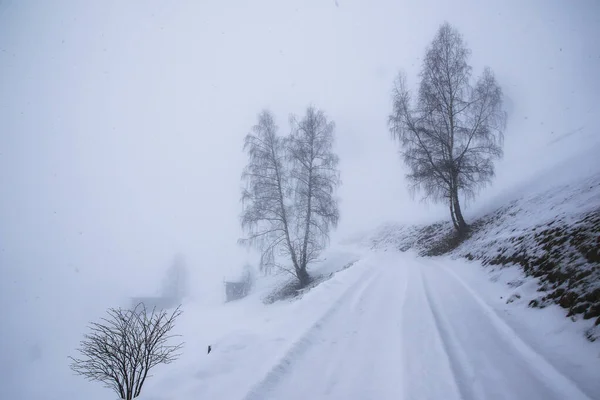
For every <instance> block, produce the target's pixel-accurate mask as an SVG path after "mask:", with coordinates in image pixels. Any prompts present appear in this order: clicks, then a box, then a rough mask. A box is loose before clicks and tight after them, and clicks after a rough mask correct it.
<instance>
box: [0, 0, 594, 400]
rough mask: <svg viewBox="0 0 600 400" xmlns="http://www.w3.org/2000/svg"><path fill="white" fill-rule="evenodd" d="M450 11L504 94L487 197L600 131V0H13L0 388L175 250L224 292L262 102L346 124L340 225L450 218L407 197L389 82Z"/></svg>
mask: <svg viewBox="0 0 600 400" xmlns="http://www.w3.org/2000/svg"><path fill="white" fill-rule="evenodd" d="M444 21H448V22H450V23H451V24H453V25H454V26H456V27H457V28H458V30H459V31H460V32H461V33H462V34H463V35H464V38H465V40H466V42H467V44H468V46H469V47H470V48H471V49H472V52H473V53H472V64H473V66H474V72H475V74H476V75H477V74H478V73H479V72H480V71H481V69H482V68H483V66H485V65H488V66H490V67H491V68H492V69H493V70H494V71H495V73H496V76H497V79H498V81H499V83H500V85H501V86H502V87H503V89H504V93H505V95H506V101H507V110H508V111H509V120H508V127H507V131H506V147H505V151H506V156H505V159H504V160H503V162H501V163H499V164H498V180H497V185H496V186H494V187H493V188H492V189H490V190H488V191H486V192H485V193H483V194H482V199H491V198H493V197H494V196H496V195H497V194H499V193H501V192H503V191H506V190H508V188H510V187H511V186H513V185H515V184H516V183H519V182H526V181H527V179H528V178H532V177H534V176H535V174H536V173H537V172H539V171H540V170H542V169H544V168H545V167H547V165H549V164H550V163H553V162H555V161H556V159H557V158H560V159H569V157H573V156H575V157H577V155H578V154H579V152H581V151H584V150H585V149H588V150H589V149H590V148H593V146H591V145H590V142H592V143H598V137H599V128H600V124H599V123H598V122H597V120H598V115H600V78H599V75H600V74H599V71H600V41H599V40H598V38H600V3H598V2H597V1H595V0H587V1H584V0H581V1H566V0H564V1H559V0H534V1H520V0H519V1H517V0H514V1H495V2H487V1H477V0H473V1H441V0H440V1H427V0H425V1H424V0H414V1H408V0H404V1H400V0H398V1H383V0H374V1H356V0H354V1H350V0H337V1H335V0H331V1H326V0H312V1H293V0H288V1H277V0H269V1H261V0H255V1H234V0H232V1H217V0H215V1H208V0H197V1H149V0H146V1H52V2H51V1H41V0H40V1H10V0H4V1H0V190H1V192H0V193H1V196H0V272H1V276H0V300H1V303H0V305H1V306H2V309H3V312H4V313H5V314H6V316H5V317H4V318H3V322H2V324H1V326H0V335H1V336H0V353H1V354H2V359H3V361H2V363H0V364H1V365H0V387H9V389H5V390H9V393H11V394H13V393H12V392H10V390H11V389H10V388H13V387H16V386H15V384H16V383H15V382H18V381H15V380H14V379H13V378H14V377H17V376H19V375H21V373H20V372H18V371H20V370H19V368H34V366H32V365H33V363H32V362H30V361H31V360H29V359H27V358H25V359H24V358H23V357H28V356H24V354H29V353H27V352H31V351H33V352H34V353H35V354H38V353H37V352H35V351H34V350H31V349H32V348H33V349H35V345H36V344H39V343H42V348H43V349H44V352H45V353H44V352H42V356H40V357H43V356H45V357H58V358H57V359H59V360H64V359H63V358H61V357H63V356H66V355H65V354H64V353H63V352H64V351H70V350H68V349H70V348H72V347H73V346H74V344H76V341H77V340H78V339H79V338H80V335H81V330H82V328H83V327H82V326H81V324H82V322H85V321H87V320H88V319H90V318H95V317H96V315H98V313H99V312H101V311H102V310H103V309H104V308H106V307H107V306H111V305H114V302H116V301H118V300H117V299H121V298H122V297H123V296H125V295H136V294H138V295H142V294H153V291H155V290H157V289H158V288H159V286H160V279H161V276H162V275H161V274H162V273H163V271H164V270H165V269H166V268H167V267H168V265H169V264H170V263H171V261H172V260H173V258H174V256H175V255H176V254H183V256H184V257H185V259H186V261H187V264H188V266H189V267H190V269H191V270H192V274H193V277H194V280H195V286H194V287H195V288H196V294H197V297H198V298H202V296H205V297H206V298H207V299H208V297H210V296H212V297H210V301H214V299H215V297H214V296H215V295H214V293H212V294H210V296H209V295H208V291H209V288H211V287H213V288H214V287H217V286H215V283H219V282H220V281H221V280H222V279H223V277H224V276H225V275H230V274H234V273H236V272H237V271H238V269H239V267H240V266H241V265H242V263H243V262H244V261H245V260H246V259H248V258H249V257H250V258H251V255H249V254H248V253H247V252H246V251H245V250H243V249H240V248H239V247H238V246H237V245H236V240H237V239H238V237H240V235H241V231H240V229H239V219H238V217H239V214H240V212H241V204H240V202H239V198H240V187H241V182H240V174H241V171H242V168H243V166H244V165H245V161H246V157H245V155H244V153H243V152H242V140H243V137H244V136H245V135H246V134H247V133H248V131H249V130H250V128H251V126H252V125H253V124H254V123H255V121H256V115H257V113H258V112H259V111H260V110H261V109H263V108H265V107H266V108H269V109H271V110H272V111H273V112H274V113H275V115H276V117H277V122H278V124H279V126H280V128H281V133H282V134H286V133H288V131H289V124H288V116H289V114H290V113H295V114H301V113H303V112H304V110H305V108H306V106H307V105H309V104H313V105H315V106H317V107H319V108H322V109H323V110H325V112H326V113H327V114H328V116H329V117H330V118H331V119H332V120H334V121H335V123H336V126H337V128H336V145H335V146H336V150H337V152H338V154H339V155H340V158H341V163H340V169H341V174H342V180H343V186H342V187H341V189H340V191H339V197H340V198H341V222H340V227H339V231H338V234H337V235H338V237H339V236H343V235H344V234H349V233H352V232H354V231H357V230H365V229H371V228H375V227H376V226H377V225H378V224H380V223H383V222H386V221H400V222H407V223H412V222H424V221H431V220H435V219H440V218H447V215H446V207H445V206H441V207H438V206H431V205H430V206H427V205H424V204H422V203H420V202H419V201H418V198H416V199H414V200H413V199H412V198H411V197H410V195H409V193H408V191H407V189H406V183H405V181H404V179H403V174H404V173H405V171H404V168H403V166H402V164H401V162H400V159H399V158H398V154H397V150H398V147H397V144H396V143H394V142H392V141H391V139H390V135H389V133H388V130H387V125H386V120H387V115H388V114H389V112H390V110H391V107H390V106H391V103H390V93H391V85H392V82H393V79H394V77H395V76H396V74H397V73H398V71H399V70H400V69H403V70H404V71H405V72H406V73H407V75H408V80H409V84H411V85H412V86H413V87H415V86H416V83H417V80H416V73H417V71H418V68H419V66H420V62H421V58H422V56H423V54H424V50H425V47H426V46H427V44H428V43H429V42H430V41H431V40H432V38H433V36H434V35H435V33H436V30H437V28H438V27H439V25H440V24H441V23H442V22H444ZM575 160H576V159H575ZM575 162H576V161H575ZM581 168H583V169H586V170H593V169H595V170H598V163H592V164H590V163H588V164H586V165H582V166H581ZM481 204H482V203H481V202H480V203H476V204H473V205H472V207H471V208H470V210H474V209H476V207H477V206H481ZM469 212H470V211H467V215H469V214H468V213H469ZM207 301H208V300H207ZM44 326H46V327H45V328H43V330H42V327H44ZM61 332H66V333H61ZM52 335H61V338H62V339H63V341H62V342H61V345H57V346H55V348H54V349H48V347H49V345H48V343H52V342H48V339H47V338H46V339H44V337H45V336H52ZM44 343H45V344H46V345H45V346H44V345H43V344H44ZM50 347H52V346H50ZM16 349H27V350H25V351H20V350H16ZM65 349H66V350H65ZM5 354H8V355H9V357H8V360H9V361H10V362H7V361H6V360H7V358H6V357H5ZM44 354H45V355H44ZM31 357H33V359H37V358H39V357H34V356H31ZM57 368H58V370H57V371H58V372H56V374H59V375H60V374H64V373H68V372H65V371H64V370H65V369H66V361H65V366H64V368H63V366H62V365H60V366H57ZM3 369H4V370H3ZM11 376H12V377H13V378H11ZM57 376H58V375H57ZM60 376H62V375H60ZM4 379H6V380H7V382H8V380H9V379H10V380H11V382H12V385H13V386H11V385H8V384H5V382H2V380H4ZM57 380H58V382H59V383H57V387H58V386H60V379H57ZM26 390H35V389H33V388H30V389H26ZM57 390H58V389H57ZM25 393H29V392H25ZM31 393H34V392H31ZM1 394H2V389H0V395H1ZM20 395H22V396H23V395H24V394H23V393H21V394H20ZM0 397H4V396H0ZM13 398H15V397H13ZM16 398H20V397H18V396H17V397H16ZM22 398H26V397H22ZM29 398H33V397H31V396H30V397H29ZM46 398H49V397H46Z"/></svg>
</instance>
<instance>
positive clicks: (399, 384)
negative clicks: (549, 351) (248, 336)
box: [246, 253, 600, 400]
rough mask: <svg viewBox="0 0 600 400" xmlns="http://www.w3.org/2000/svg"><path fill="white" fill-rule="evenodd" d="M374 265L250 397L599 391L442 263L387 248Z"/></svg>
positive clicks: (545, 395)
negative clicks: (550, 357) (554, 360)
mask: <svg viewBox="0 0 600 400" xmlns="http://www.w3.org/2000/svg"><path fill="white" fill-rule="evenodd" d="M368 264H369V266H368V268H365V269H364V273H362V275H360V276H357V279H356V280H355V281H354V282H353V283H352V284H351V285H349V287H348V288H347V290H345V291H344V292H343V294H342V295H341V296H340V297H339V298H338V299H337V300H336V301H334V302H332V303H331V304H330V305H329V307H330V308H328V311H327V312H325V313H324V314H323V316H322V317H321V318H319V319H318V320H317V321H316V322H315V323H314V324H313V325H312V326H311V327H310V329H308V330H307V331H306V332H305V333H304V334H303V335H302V336H301V337H300V338H299V340H297V341H295V342H294V343H293V345H292V346H291V347H290V348H289V349H288V351H287V352H286V353H285V355H284V356H283V357H282V358H281V359H280V361H279V362H278V363H276V364H275V365H273V366H272V368H270V371H269V372H268V373H267V374H266V376H264V378H263V379H262V380H260V381H259V382H258V383H257V384H256V385H255V386H254V387H253V388H252V390H251V391H250V392H249V393H248V395H247V396H246V399H248V400H250V399H289V400H293V399H302V400H304V399H307V398H309V399H325V398H330V399H415V400H416V399H420V400H421V399H444V400H451V399H467V400H471V399H473V400H474V399H511V400H515V399H527V400H534V399H540V400H541V399H543V400H553V399H556V400H559V399H561V400H562V399H570V400H576V399H592V398H593V397H594V393H589V388H587V389H588V393H587V394H586V393H584V391H583V390H582V389H583V388H581V387H578V384H577V383H575V381H574V380H573V379H572V378H573V377H567V375H565V374H564V373H562V372H559V369H557V368H556V366H555V365H552V364H551V363H550V362H549V361H547V359H546V358H544V357H543V356H542V355H540V354H539V353H538V352H536V351H535V350H533V348H532V347H530V346H529V345H528V344H527V343H526V342H525V341H524V340H522V339H521V338H520V337H519V335H518V334H517V333H516V332H515V331H514V330H513V329H512V328H511V327H510V326H509V325H508V324H507V323H506V322H505V321H504V320H503V319H502V318H500V317H499V316H498V314H497V313H496V311H494V310H493V309H492V308H491V307H490V306H489V305H488V303H486V301H485V300H484V299H483V298H481V297H480V296H479V295H478V294H477V290H473V288H471V287H470V286H469V284H468V283H466V281H465V280H463V279H462V278H461V277H460V276H459V275H457V274H455V273H454V272H453V271H452V270H451V269H450V268H447V267H446V266H444V265H442V263H441V262H440V261H432V260H424V259H418V258H416V257H407V256H402V255H400V254H398V253H378V254H373V255H372V256H370V260H368ZM599 377H600V376H599ZM596 394H597V393H596Z"/></svg>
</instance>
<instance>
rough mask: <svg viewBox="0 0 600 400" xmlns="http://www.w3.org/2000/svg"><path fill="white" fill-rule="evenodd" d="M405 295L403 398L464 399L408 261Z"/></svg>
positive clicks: (415, 272)
mask: <svg viewBox="0 0 600 400" xmlns="http://www.w3.org/2000/svg"><path fill="white" fill-rule="evenodd" d="M403 268H404V269H405V270H406V271H407V276H406V278H405V279H406V291H405V299H406V298H408V300H407V301H405V302H404V303H403V304H402V308H401V309H400V312H401V324H402V346H403V349H402V354H403V360H402V361H403V364H404V376H405V379H404V380H405V382H406V383H405V385H404V386H405V387H404V394H405V396H404V397H405V398H406V399H410V400H413V399H414V400H424V399H432V400H433V399H435V400H437V399H444V400H462V399H465V400H467V399H468V398H467V397H465V396H464V395H462V394H461V390H460V389H459V387H458V381H459V380H458V379H457V378H456V373H455V371H454V369H455V368H453V367H452V365H451V362H452V359H451V357H450V355H449V354H448V351H447V349H446V344H445V342H444V340H443V334H442V333H441V332H440V329H439V327H438V322H437V320H436V317H435V316H434V315H433V312H432V311H431V306H430V304H429V300H428V299H427V296H426V292H425V286H424V282H423V278H422V276H421V271H420V268H419V266H418V265H415V264H414V263H413V262H409V263H407V264H406V265H404V266H403Z"/></svg>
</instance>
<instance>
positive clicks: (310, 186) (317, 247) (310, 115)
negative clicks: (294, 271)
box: [287, 107, 340, 282]
mask: <svg viewBox="0 0 600 400" xmlns="http://www.w3.org/2000/svg"><path fill="white" fill-rule="evenodd" d="M291 122H292V134H291V135H290V137H289V138H288V140H287V143H288V158H289V160H290V161H291V163H292V166H291V177H292V179H293V180H294V186H293V188H294V197H293V208H294V212H293V215H294V217H295V224H294V227H295V230H294V242H295V244H296V246H295V247H296V248H297V249H298V253H297V261H298V263H299V269H300V273H301V275H299V276H298V278H299V279H300V281H301V282H304V281H306V280H308V274H307V272H306V267H307V265H308V264H309V263H311V262H312V261H315V260H316V259H317V258H318V256H319V254H320V253H321V251H322V250H323V249H324V248H325V246H326V245H327V242H328V240H329V231H330V230H331V228H332V227H336V226H337V223H338V220H339V217H340V215H339V209H338V202H337V199H336V198H335V190H336V189H337V187H338V186H339V184H340V179H339V171H338V169H337V167H338V162H339V160H338V156H337V155H336V154H335V153H334V152H333V132H334V129H335V124H334V123H333V122H331V121H329V120H328V119H327V116H326V115H325V113H324V112H323V111H321V110H317V109H315V108H314V107H308V109H307V110H306V114H305V116H304V117H303V118H302V119H300V120H297V119H296V118H295V117H292V118H291Z"/></svg>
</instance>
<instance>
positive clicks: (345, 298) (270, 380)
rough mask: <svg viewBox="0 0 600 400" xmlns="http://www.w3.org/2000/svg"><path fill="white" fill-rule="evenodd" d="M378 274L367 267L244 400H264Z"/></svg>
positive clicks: (378, 270) (358, 299)
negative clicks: (341, 311) (344, 305)
mask: <svg viewBox="0 0 600 400" xmlns="http://www.w3.org/2000/svg"><path fill="white" fill-rule="evenodd" d="M380 273H381V271H380V269H379V268H377V269H376V270H374V269H373V268H372V267H367V269H366V271H365V272H363V273H362V274H361V275H360V276H359V278H358V279H357V281H356V282H355V283H353V284H352V285H350V286H349V287H348V288H347V289H346V290H345V291H344V292H343V293H342V295H341V296H340V297H339V298H338V299H337V300H335V301H334V302H333V304H332V305H331V306H330V307H329V309H328V310H327V311H326V312H325V313H324V314H323V315H322V316H321V317H320V318H319V319H317V321H315V322H314V323H313V324H312V326H311V327H310V328H308V330H306V331H305V332H304V333H303V334H302V335H301V336H300V337H299V338H298V339H297V340H296V341H295V342H294V343H293V344H292V345H291V346H290V347H289V349H288V350H287V351H286V352H285V353H284V355H283V356H282V357H281V358H280V360H279V361H278V362H277V363H276V364H275V365H273V366H272V367H271V368H270V370H269V371H268V372H267V373H266V375H265V377H264V378H263V379H261V380H260V381H259V382H258V383H257V384H255V385H254V387H253V388H252V389H250V391H249V392H248V393H247V394H246V396H244V400H261V399H264V398H265V396H266V395H265V393H268V392H269V391H270V390H271V389H272V388H273V387H275V386H276V385H277V383H278V382H279V380H280V379H281V378H282V377H283V376H285V375H286V373H287V372H288V370H289V368H290V366H291V365H292V364H293V363H294V361H295V360H297V359H298V358H300V357H302V355H303V354H304V353H305V352H306V351H307V350H308V349H309V348H310V346H311V345H312V343H313V339H314V338H315V337H316V336H317V335H318V333H319V332H320V331H321V330H322V327H323V325H325V324H326V323H327V321H329V320H330V319H331V318H332V317H333V316H334V315H335V313H336V312H337V311H338V310H339V308H340V307H341V306H342V305H343V304H345V303H348V302H351V304H353V306H354V307H356V306H357V304H358V303H359V301H360V299H362V298H363V297H364V295H365V293H366V292H367V289H368V288H369V287H370V286H371V285H372V284H373V282H374V281H375V280H376V278H377V277H378V276H379V275H380ZM369 274H370V275H371V276H369V277H368V278H367V279H366V280H365V279H363V278H364V276H365V275H369Z"/></svg>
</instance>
